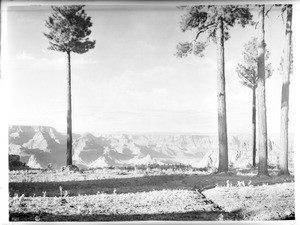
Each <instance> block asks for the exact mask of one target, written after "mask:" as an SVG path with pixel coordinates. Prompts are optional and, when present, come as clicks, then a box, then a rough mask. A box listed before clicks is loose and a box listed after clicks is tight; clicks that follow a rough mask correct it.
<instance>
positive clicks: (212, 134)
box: [8, 124, 294, 136]
mask: <svg viewBox="0 0 300 225" xmlns="http://www.w3.org/2000/svg"><path fill="white" fill-rule="evenodd" d="M8 126H9V127H12V126H24V127H25V126H27V127H50V128H54V129H55V130H56V131H58V132H60V133H61V134H66V133H67V132H66V131H61V130H59V129H57V128H55V127H54V126H49V125H20V124H18V125H15V124H10V125H8ZM72 133H73V134H85V133H91V134H95V135H98V134H189V135H211V136H218V133H217V132H206V133H204V132H196V131H78V130H76V131H75V130H73V131H72ZM237 134H238V135H251V134H252V133H251V132H250V133H243V132H229V133H228V135H237ZM268 134H270V135H279V134H280V133H279V132H278V133H273V132H272V133H268ZM289 134H294V132H290V133H289Z"/></svg>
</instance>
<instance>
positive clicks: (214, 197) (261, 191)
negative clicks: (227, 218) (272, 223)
mask: <svg viewBox="0 0 300 225" xmlns="http://www.w3.org/2000/svg"><path fill="white" fill-rule="evenodd" d="M294 189H295V187H294V183H283V184H274V185H267V184H264V185H260V186H252V185H249V186H247V185H245V186H243V185H240V186H232V185H226V186H223V187H222V186H218V187H216V188H214V189H210V190H206V191H204V192H203V194H204V195H205V196H206V198H208V199H209V200H211V201H213V202H214V203H216V204H217V205H219V206H220V207H222V208H223V209H224V210H225V211H226V212H237V211H238V212H240V213H241V214H242V215H243V217H244V219H245V220H259V221H261V220H283V219H295V193H294Z"/></svg>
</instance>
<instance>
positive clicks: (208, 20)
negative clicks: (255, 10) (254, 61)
mask: <svg viewBox="0 0 300 225" xmlns="http://www.w3.org/2000/svg"><path fill="white" fill-rule="evenodd" d="M179 8H180V9H182V10H184V12H185V14H184V15H183V16H182V17H181V22H180V27H181V30H182V31H183V32H186V31H188V30H195V31H196V35H195V38H194V39H193V40H191V41H189V42H183V43H179V44H178V45H177V52H176V56H178V57H185V56H187V55H189V54H194V55H197V56H200V57H202V56H203V51H204V49H205V47H206V46H207V43H208V42H209V41H213V42H214V43H216V38H217V37H216V31H217V28H218V24H219V23H220V22H221V20H220V19H222V23H223V27H224V39H225V40H228V39H229V38H230V35H229V29H230V27H233V26H234V25H235V24H240V25H241V26H242V27H245V25H247V24H249V23H251V24H252V14H251V13H250V10H249V8H248V7H247V6H239V5H225V6H221V5H199V6H181V7H179ZM202 33H207V38H206V40H205V41H200V40H199V36H200V34H202Z"/></svg>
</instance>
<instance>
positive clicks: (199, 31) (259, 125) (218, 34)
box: [44, 4, 293, 176]
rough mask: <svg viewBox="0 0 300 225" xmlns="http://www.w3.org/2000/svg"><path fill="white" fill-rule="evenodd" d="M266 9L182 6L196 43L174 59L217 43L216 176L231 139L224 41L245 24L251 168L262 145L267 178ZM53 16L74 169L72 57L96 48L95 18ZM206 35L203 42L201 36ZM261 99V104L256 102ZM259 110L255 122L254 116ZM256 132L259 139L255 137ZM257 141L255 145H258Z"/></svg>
mask: <svg viewBox="0 0 300 225" xmlns="http://www.w3.org/2000/svg"><path fill="white" fill-rule="evenodd" d="M273 6H274V7H280V8H281V13H282V15H284V14H285V17H286V19H285V23H286V25H285V31H282V32H285V49H284V57H283V60H282V65H281V68H282V80H283V81H282V97H281V128H280V149H281V155H280V164H279V168H280V169H279V173H278V175H289V170H288V120H289V119H288V117H289V116H288V115H289V85H290V74H291V70H292V66H291V65H292V9H293V8H292V5H291V4H288V5H272V7H273ZM265 7H266V6H265V5H255V6H249V5H245V6H241V5H197V6H181V7H178V8H179V9H181V10H183V12H184V13H183V15H182V17H181V21H180V28H181V30H182V31H183V32H185V31H187V30H192V31H195V37H194V39H193V40H191V41H188V42H184V43H179V44H178V45H177V52H176V55H177V56H178V57H186V56H188V55H189V54H194V55H197V56H199V57H203V56H204V50H205V48H206V47H207V45H208V44H210V43H213V44H215V45H216V53H217V104H218V143H219V167H218V172H220V173H222V172H225V173H226V172H228V136H227V115H226V80H225V54H224V53H225V42H226V41H227V40H228V39H229V38H230V32H229V31H230V27H233V26H236V25H237V24H239V25H241V26H242V27H243V28H244V27H246V26H254V25H255V26H256V29H257V33H258V34H257V37H254V38H252V39H251V40H249V42H248V43H246V44H245V46H244V51H243V53H242V54H243V59H244V62H243V64H238V65H237V68H236V72H237V74H238V76H239V77H240V79H241V83H242V84H243V85H245V86H246V87H248V88H251V89H252V152H253V154H252V155H253V160H252V164H253V166H254V167H255V166H256V161H255V159H256V152H257V151H256V150H257V149H256V146H258V153H259V162H258V176H268V149H267V137H268V134H267V115H266V110H267V109H266V93H265V89H266V88H265V81H266V79H267V78H268V77H270V76H271V75H272V71H273V69H272V67H271V64H270V63H266V62H267V60H268V58H269V55H270V52H269V51H268V50H266V41H265V18H266V17H267V14H268V13H269V11H270V10H271V9H272V7H271V8H270V9H268V10H266V9H265ZM253 8H257V9H258V21H253V15H252V13H251V9H253ZM52 10H53V12H52V14H51V16H50V17H49V18H48V20H46V24H45V25H46V27H47V28H48V32H47V33H44V35H45V36H46V37H47V39H48V40H49V45H50V46H49V49H50V50H54V51H59V52H64V53H66V56H67V61H68V65H67V68H68V76H67V83H68V89H67V106H68V108H67V152H66V153H67V161H66V164H67V166H72V104H71V53H72V52H73V53H78V54H83V53H86V52H87V51H89V50H90V49H93V48H94V47H95V40H93V41H91V40H90V39H89V36H90V34H91V29H90V28H91V27H92V22H91V17H89V16H87V14H86V12H85V10H84V6H83V5H79V6H74V5H73V6H72V5H71V6H59V7H57V6H53V7H52ZM203 35H206V40H205V41H200V40H199V37H200V36H203ZM256 99H257V101H256ZM256 111H257V118H256ZM256 129H257V134H258V135H257V136H256ZM256 143H257V144H256Z"/></svg>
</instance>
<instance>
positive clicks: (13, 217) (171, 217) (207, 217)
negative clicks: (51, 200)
mask: <svg viewBox="0 0 300 225" xmlns="http://www.w3.org/2000/svg"><path fill="white" fill-rule="evenodd" d="M36 216H38V217H39V219H40V221H41V222H42V221H49V222H50V221H52V222H54V221H56V222H60V221H78V222H80V221H81V222H82V221H142V220H144V221H145V220H146V221H147V220H148V221H149V220H164V221H216V220H229V221H233V220H243V218H244V217H243V215H241V214H240V212H230V213H229V212H225V211H221V210H220V211H190V212H184V213H158V214H134V215H125V214H114V215H104V214H98V215H55V214H50V213H42V214H37V213H10V215H9V221H36Z"/></svg>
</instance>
